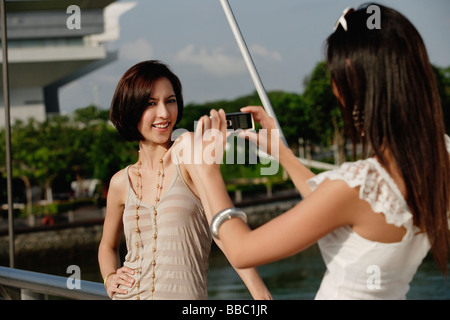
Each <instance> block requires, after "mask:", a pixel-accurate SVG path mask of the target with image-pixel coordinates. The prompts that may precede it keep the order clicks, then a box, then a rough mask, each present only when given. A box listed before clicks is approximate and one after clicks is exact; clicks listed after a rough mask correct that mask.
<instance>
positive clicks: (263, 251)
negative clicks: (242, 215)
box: [195, 115, 359, 268]
mask: <svg viewBox="0 0 450 320" xmlns="http://www.w3.org/2000/svg"><path fill="white" fill-rule="evenodd" d="M220 117H221V119H222V120H223V121H221V122H220V123H225V118H224V116H222V115H220ZM220 123H219V124H218V123H217V121H216V122H215V118H214V117H212V120H210V119H209V118H202V119H201V121H200V122H199V124H200V125H204V126H205V127H206V128H210V127H213V128H219V127H220V126H222V124H220ZM196 134H197V131H196ZM205 144H207V143H205ZM195 174H197V175H198V178H199V179H200V181H202V182H203V183H202V184H201V185H200V188H199V193H200V194H201V195H202V196H203V197H204V198H205V203H206V204H207V205H206V207H207V212H208V214H209V215H210V216H209V219H212V216H214V215H215V214H216V213H217V212H219V211H221V210H223V209H226V208H230V207H233V206H234V205H233V203H232V201H231V199H230V197H229V196H228V193H227V191H226V187H225V183H224V181H223V179H222V176H221V173H220V170H219V166H218V165H217V164H203V165H198V166H196V172H195ZM324 199H326V201H324ZM357 199H358V191H357V190H355V189H351V188H349V187H348V186H347V185H346V184H345V182H342V181H326V182H324V183H322V184H321V185H320V186H319V187H318V188H317V189H316V191H315V192H314V193H310V194H309V196H308V197H307V198H305V199H304V200H303V201H301V202H300V203H299V204H298V205H296V206H295V207H294V208H292V209H291V210H289V211H287V212H286V213H284V214H282V215H280V216H279V217H277V218H275V219H273V220H271V221H269V222H267V223H266V224H264V225H263V226H261V227H259V228H257V229H255V230H254V231H251V230H250V228H249V227H248V226H247V224H245V223H243V222H242V221H241V220H240V219H235V218H234V219H230V220H228V221H227V222H225V223H224V224H223V225H222V226H221V227H220V229H219V237H220V239H221V241H222V243H223V246H224V248H225V252H227V256H228V258H229V259H230V262H231V263H232V264H233V265H234V266H236V267H238V268H246V267H251V266H258V265H262V264H266V263H269V262H272V261H276V260H279V259H282V258H286V257H288V256H291V255H293V254H295V253H298V252H299V251H301V250H304V249H305V248H307V247H309V246H310V245H312V244H313V243H315V242H316V241H318V240H319V239H320V238H321V237H323V236H324V235H326V234H327V233H329V232H331V231H332V230H334V229H335V228H338V227H340V226H342V225H345V224H350V225H352V224H353V222H354V221H353V220H352V219H353V216H352V213H353V212H355V211H357V210H355V207H354V204H356V203H359V202H358V201H355V200H357Z"/></svg>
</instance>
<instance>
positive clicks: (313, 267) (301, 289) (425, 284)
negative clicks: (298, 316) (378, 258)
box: [208, 245, 450, 300]
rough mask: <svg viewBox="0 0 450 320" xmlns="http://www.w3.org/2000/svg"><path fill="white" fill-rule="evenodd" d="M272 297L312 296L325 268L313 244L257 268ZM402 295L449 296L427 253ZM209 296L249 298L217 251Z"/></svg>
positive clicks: (447, 284) (414, 297) (448, 288)
mask: <svg viewBox="0 0 450 320" xmlns="http://www.w3.org/2000/svg"><path fill="white" fill-rule="evenodd" d="M258 270H259V271H260V274H261V277H262V278H263V279H264V282H265V283H266V286H267V287H268V289H269V290H270V292H271V294H272V296H273V297H274V299H277V300H279V299H283V300H310V299H314V297H315V294H316V292H317V290H318V289H319V286H320V282H321V280H322V277H323V274H324V272H325V265H324V263H323V260H322V257H321V255H320V252H319V249H318V247H317V246H316V245H315V246H313V247H311V248H309V249H307V250H306V251H303V252H301V253H299V254H297V255H295V256H293V257H290V258H287V259H284V260H280V261H277V262H274V263H271V264H268V265H265V266H261V267H259V268H258ZM410 287H411V288H410V291H409V292H408V294H407V296H406V298H407V299H410V300H417V299H421V300H422V299H425V300H449V299H450V281H449V280H447V281H446V280H445V279H444V277H443V276H442V274H441V273H440V271H439V270H438V269H437V267H436V266H435V264H434V262H433V259H432V258H431V256H430V257H427V258H426V259H425V260H424V261H423V263H422V265H421V266H420V267H419V269H418V271H417V273H416V275H415V277H414V279H413V281H412V282H411V284H410ZM208 292H209V298H210V299H213V300H214V299H251V296H250V294H249V293H248V291H247V288H246V287H245V285H244V284H243V283H242V281H241V280H240V278H239V276H238V275H237V274H236V272H235V271H234V270H233V269H232V268H231V267H230V266H229V264H228V261H227V260H226V259H225V258H223V256H222V255H221V253H220V252H219V253H217V252H214V253H213V254H212V256H211V265H210V271H209V274H208Z"/></svg>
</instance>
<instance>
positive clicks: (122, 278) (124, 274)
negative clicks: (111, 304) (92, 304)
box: [105, 266, 135, 298]
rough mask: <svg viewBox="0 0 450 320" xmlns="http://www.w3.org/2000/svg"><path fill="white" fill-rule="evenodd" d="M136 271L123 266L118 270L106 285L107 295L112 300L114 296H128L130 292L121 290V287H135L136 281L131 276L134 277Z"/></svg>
mask: <svg viewBox="0 0 450 320" xmlns="http://www.w3.org/2000/svg"><path fill="white" fill-rule="evenodd" d="M134 273H135V271H134V270H133V269H131V268H128V267H125V266H123V267H122V268H119V269H117V272H116V273H115V274H112V275H111V276H109V277H108V279H107V280H106V283H105V289H106V293H107V294H108V296H109V297H110V298H112V297H113V296H114V294H116V293H119V294H127V293H128V290H125V289H120V288H119V286H120V285H124V286H126V287H128V288H131V287H133V284H134V281H135V280H134V279H133V278H132V277H130V276H129V274H131V275H133V274H134Z"/></svg>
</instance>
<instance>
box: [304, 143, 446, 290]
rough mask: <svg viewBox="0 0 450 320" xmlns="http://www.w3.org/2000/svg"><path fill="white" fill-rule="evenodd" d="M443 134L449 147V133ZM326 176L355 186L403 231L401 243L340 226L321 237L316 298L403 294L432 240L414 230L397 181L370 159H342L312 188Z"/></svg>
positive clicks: (316, 181)
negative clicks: (322, 272)
mask: <svg viewBox="0 0 450 320" xmlns="http://www.w3.org/2000/svg"><path fill="white" fill-rule="evenodd" d="M445 139H446V144H447V149H448V150H449V152H450V138H449V137H448V136H446V137H445ZM325 179H331V180H343V181H345V182H346V183H347V184H348V185H349V186H350V187H351V188H356V187H359V197H360V198H361V199H363V200H365V201H367V202H368V203H369V204H370V205H371V207H372V210H373V211H374V212H379V213H384V215H385V217H386V222H387V223H390V224H394V225H395V226H398V227H400V226H403V227H404V228H405V229H406V231H407V232H406V234H405V235H404V237H403V239H402V240H401V241H400V242H396V243H380V242H376V241H371V240H368V239H365V238H363V237H362V236H360V235H359V234H357V233H356V232H354V231H353V229H352V228H351V227H350V226H344V227H341V228H338V229H336V230H334V231H333V232H332V233H330V234H328V235H327V236H325V237H324V238H322V239H321V240H319V248H320V251H321V254H322V257H323V259H324V261H325V264H326V266H327V270H326V272H325V275H324V277H323V279H322V283H321V285H320V288H319V291H318V292H317V295H316V299H405V298H406V293H407V292H408V290H409V283H410V282H411V280H412V278H413V276H414V274H415V273H416V271H417V268H418V267H419V265H420V264H421V262H422V260H423V258H424V257H425V256H426V254H427V252H428V251H429V249H430V243H429V241H428V238H427V236H426V234H425V233H417V231H418V228H417V227H416V226H414V225H413V217H412V214H411V212H410V211H409V208H408V206H407V204H406V201H405V199H404V198H403V196H402V194H401V192H400V190H399V189H398V187H397V185H396V184H395V183H394V181H393V180H392V178H391V177H390V175H389V174H388V173H387V171H386V170H385V169H384V168H383V167H382V166H381V165H380V163H379V162H378V161H377V160H376V159H374V158H370V159H366V160H360V161H357V162H351V163H344V164H343V165H342V166H341V167H340V168H338V169H336V170H332V171H327V172H324V173H321V174H319V175H317V176H315V177H314V178H312V179H310V180H309V181H308V184H309V186H310V187H311V189H312V190H314V189H315V188H316V187H317V186H318V185H319V184H320V183H322V182H323V181H324V180H325ZM449 216H450V212H449ZM449 226H450V224H449Z"/></svg>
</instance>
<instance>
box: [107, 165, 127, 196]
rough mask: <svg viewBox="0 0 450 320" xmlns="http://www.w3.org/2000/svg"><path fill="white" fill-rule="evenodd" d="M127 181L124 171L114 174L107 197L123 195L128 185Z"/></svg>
mask: <svg viewBox="0 0 450 320" xmlns="http://www.w3.org/2000/svg"><path fill="white" fill-rule="evenodd" d="M127 179H128V175H127V174H126V171H125V169H122V170H119V171H118V172H116V173H115V174H114V175H113V176H112V178H111V180H110V182H109V191H108V195H109V194H111V195H114V196H115V197H117V196H118V195H121V194H123V193H124V192H125V191H126V186H127V184H128V181H127Z"/></svg>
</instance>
